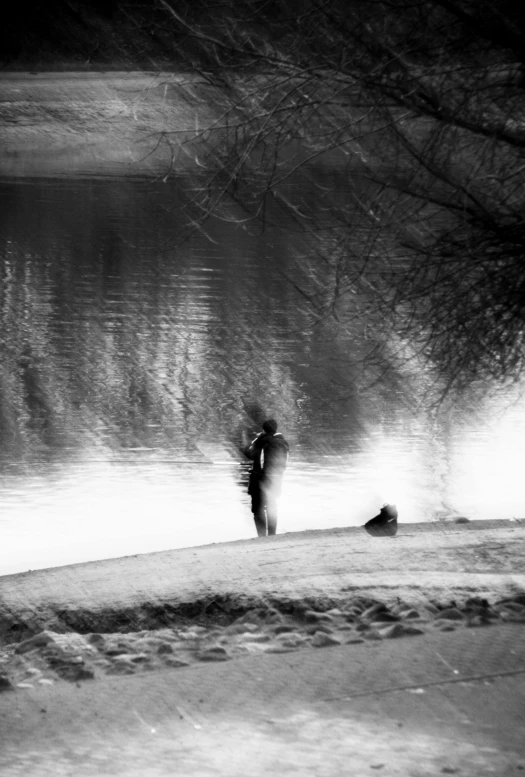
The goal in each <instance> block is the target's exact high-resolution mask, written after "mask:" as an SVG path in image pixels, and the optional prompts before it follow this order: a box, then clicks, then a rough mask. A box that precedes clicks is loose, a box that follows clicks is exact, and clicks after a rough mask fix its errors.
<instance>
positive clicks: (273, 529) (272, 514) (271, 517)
mask: <svg viewBox="0 0 525 777" xmlns="http://www.w3.org/2000/svg"><path fill="white" fill-rule="evenodd" d="M267 516H268V536H270V535H273V534H277V500H268V508H267Z"/></svg>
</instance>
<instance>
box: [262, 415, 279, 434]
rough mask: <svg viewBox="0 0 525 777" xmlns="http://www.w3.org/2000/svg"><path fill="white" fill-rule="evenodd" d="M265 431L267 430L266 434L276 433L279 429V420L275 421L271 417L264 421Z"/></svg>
mask: <svg viewBox="0 0 525 777" xmlns="http://www.w3.org/2000/svg"><path fill="white" fill-rule="evenodd" d="M263 431H264V432H266V434H275V432H276V431H277V421H274V420H273V418H269V419H268V420H267V421H265V422H264V423H263Z"/></svg>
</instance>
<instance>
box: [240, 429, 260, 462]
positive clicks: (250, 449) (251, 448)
mask: <svg viewBox="0 0 525 777" xmlns="http://www.w3.org/2000/svg"><path fill="white" fill-rule="evenodd" d="M263 434H264V432H260V433H259V434H258V435H257V437H256V438H255V439H254V440H252V441H251V443H250V444H249V445H248V446H247V447H246V448H245V449H244V455H245V456H247V457H248V458H249V459H255V457H256V456H257V454H258V453H259V450H260V448H261V446H260V445H257V443H258V442H259V440H260V439H261V437H262V436H263Z"/></svg>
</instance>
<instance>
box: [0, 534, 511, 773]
mask: <svg viewBox="0 0 525 777" xmlns="http://www.w3.org/2000/svg"><path fill="white" fill-rule="evenodd" d="M0 623H1V642H0V645H1V647H0V769H1V771H2V774H3V775H4V774H5V775H6V777H11V775H13V776H14V775H19V774H24V775H30V776H31V777H33V776H34V777H41V776H42V775H47V774H52V775H53V776H54V777H56V776H57V775H75V777H77V776H78V777H83V775H93V776H96V777H105V775H108V777H109V775H114V774H118V775H126V777H128V776H130V775H133V776H135V775H137V777H138V775H140V776H141V777H142V776H143V775H162V776H164V775H168V774H173V773H176V774H180V775H192V776H193V775H202V776H203V777H204V776H209V775H224V774H228V776H229V777H237V776H238V777H241V775H242V776H243V777H244V775H246V774H250V775H254V776H255V777H259V775H261V776H262V775H267V774H275V773H276V771H277V770H278V771H282V770H283V769H284V770H285V771H286V772H287V773H290V774H295V775H301V776H302V775H312V776H313V775H316V776H317V775H320V774H322V775H326V776H327V777H332V775H333V777H336V775H337V776H339V775H340V774H344V773H348V774H356V775H366V774H373V773H376V771H377V772H379V773H381V774H383V775H388V777H407V775H408V777H421V776H422V775H425V777H427V775H428V777H430V776H432V777H433V776H434V775H439V774H456V773H458V774H461V775H463V777H465V775H466V776H467V777H484V776H485V775H487V776H488V775H498V777H512V776H513V775H517V774H519V773H521V772H522V770H523V769H525V747H524V746H523V742H522V736H521V733H520V726H519V723H518V721H519V720H520V716H522V713H523V709H524V706H525V703H524V700H525V628H524V624H525V525H524V524H523V522H502V521H494V522H484V523H481V522H480V523H476V524H473V523H469V524H463V525H453V524H449V525H437V524H420V525H405V526H401V527H400V531H399V534H398V536H397V537H395V538H375V537H370V536H368V535H367V534H365V533H364V532H363V531H362V530H360V529H346V530H332V531H320V532H304V533H301V534H290V535H282V536H277V537H275V538H267V539H262V540H249V541H242V542H234V543H226V544H224V545H212V546H207V547H198V548H188V549H183V550H175V551H168V552H163V553H154V554H148V555H144V556H134V557H128V558H121V559H114V560H109V561H99V562H93V563H88V564H79V565H74V566H69V567H61V568H56V569H49V570H43V571H38V572H29V573H26V574H20V575H10V576H4V577H0ZM174 770H175V771H174Z"/></svg>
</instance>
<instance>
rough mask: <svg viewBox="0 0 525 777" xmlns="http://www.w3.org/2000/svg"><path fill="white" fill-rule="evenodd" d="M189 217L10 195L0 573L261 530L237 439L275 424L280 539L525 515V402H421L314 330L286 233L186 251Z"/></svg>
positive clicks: (125, 202) (76, 192)
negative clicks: (461, 407)
mask: <svg viewBox="0 0 525 777" xmlns="http://www.w3.org/2000/svg"><path fill="white" fill-rule="evenodd" d="M186 204H187V203H186V200H185V197H184V194H183V192H182V190H181V187H180V186H177V184H176V183H161V182H157V183H156V182H149V183H146V182H143V181H138V180H136V181H134V180H130V179H126V180H123V179H122V180H118V179H111V180H110V179H107V180H93V179H85V180H39V181H31V180H20V181H14V180H11V181H9V180H4V181H3V182H1V183H0V208H1V210H0V246H1V249H0V251H1V253H0V304H1V309H0V314H1V316H2V330H1V342H2V345H1V347H2V361H1V365H0V433H1V439H0V527H1V531H2V543H1V547H0V575H1V574H10V573H14V572H18V571H25V570H28V569H37V568H45V567H50V566H57V565H62V564H69V563H75V562H80V561H88V560H94V559H101V558H109V557H115V556H122V555H129V554H135V553H144V552H149V551H155V550H164V549H167V548H176V547H184V546H192V545H201V544H208V543H212V542H221V541H226V540H234V539H243V538H247V537H252V536H254V535H255V530H254V526H253V521H252V518H251V513H250V510H249V502H248V496H247V494H246V475H247V465H246V462H245V461H244V459H243V457H242V455H241V453H240V451H239V446H240V442H241V436H242V433H243V432H245V433H247V434H252V433H254V432H256V431H257V430H258V424H259V423H260V421H261V419H262V418H264V417H265V416H266V417H274V418H276V419H277V420H278V422H279V425H280V429H281V431H282V432H283V433H284V435H285V436H286V438H287V439H288V440H289V442H290V445H291V450H292V455H291V458H290V464H289V468H288V470H287V473H286V477H285V484H284V490H283V495H282V499H281V503H280V520H279V527H278V530H279V531H280V532H289V531H299V530H304V529H324V528H329V527H335V526H349V525H359V524H361V523H363V522H364V521H365V520H367V519H368V518H370V517H372V516H373V515H375V514H376V513H377V512H378V509H379V507H380V506H381V505H382V504H383V503H384V502H387V501H388V502H394V503H396V504H397V506H398V510H399V514H400V520H402V521H407V522H414V521H426V520H435V519H440V518H441V519H442V518H444V517H447V518H448V519H450V518H452V517H453V516H454V515H456V516H457V515H459V514H462V515H467V516H469V517H470V518H510V517H513V516H516V517H522V516H523V515H525V497H524V494H523V491H522V489H521V481H520V477H521V473H522V472H523V471H524V465H525V453H524V446H523V442H522V441H523V439H524V433H525V409H524V404H523V402H521V401H520V400H519V399H516V398H515V397H514V398H513V399H512V401H511V399H510V398H509V396H508V395H507V396H506V398H505V400H503V399H501V398H500V399H497V400H494V399H493V400H491V403H489V404H487V405H485V406H484V407H477V408H476V413H469V414H467V413H463V414H461V413H458V412H457V410H456V411H455V412H454V413H453V414H450V413H448V414H445V415H442V416H439V415H438V416H436V414H435V413H434V414H431V413H428V412H426V411H424V410H423V409H417V406H416V405H415V404H414V402H413V398H411V397H410V396H409V395H408V394H406V395H405V394H404V393H403V390H402V388H401V389H400V384H399V383H397V384H396V386H395V387H394V386H393V385H391V384H390V383H389V382H388V381H381V380H380V381H378V382H377V381H374V380H373V379H371V378H374V377H376V376H370V375H368V376H367V373H366V369H365V370H364V371H363V370H362V369H361V367H359V366H357V365H358V363H359V358H358V357H359V348H360V347H361V346H360V344H359V343H357V341H356V342H353V340H352V337H348V333H347V335H346V338H345V339H341V337H339V336H338V335H337V333H335V332H334V329H333V327H332V326H331V323H330V322H326V321H325V322H320V321H319V320H318V319H315V318H312V315H311V309H310V304H309V301H308V300H307V299H306V297H305V296H304V295H303V294H302V293H301V291H300V283H299V280H300V278H299V274H298V273H300V270H301V268H300V267H299V265H298V260H297V256H298V246H299V243H300V240H299V237H298V236H296V235H294V233H293V230H290V229H289V228H288V227H289V225H286V228H285V226H284V225H281V227H280V226H279V224H277V225H274V226H273V227H268V228H267V229H265V230H261V228H260V227H259V226H257V225H254V224H252V223H251V222H248V223H247V222H245V221H243V219H242V218H241V214H238V217H237V216H236V214H233V219H232V220H230V221H224V220H219V219H215V220H209V221H208V222H207V223H206V224H205V225H204V227H203V228H200V229H197V230H195V231H194V232H192V233H188V234H186V235H185V239H184V240H182V239H181V229H182V227H183V224H184V223H185V213H186V211H185V208H186ZM303 271H305V270H304V268H303ZM304 277H306V275H305V276H304ZM290 280H291V281H292V282H290ZM295 281H297V283H296V282H295ZM298 286H299V290H298Z"/></svg>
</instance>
